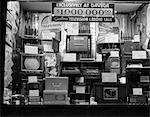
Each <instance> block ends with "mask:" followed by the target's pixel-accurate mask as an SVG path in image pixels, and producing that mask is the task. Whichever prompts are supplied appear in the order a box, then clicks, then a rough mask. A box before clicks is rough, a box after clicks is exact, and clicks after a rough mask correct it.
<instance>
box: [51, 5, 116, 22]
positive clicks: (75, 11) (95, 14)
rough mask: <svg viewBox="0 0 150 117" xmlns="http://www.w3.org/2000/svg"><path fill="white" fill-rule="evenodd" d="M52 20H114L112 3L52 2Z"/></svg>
mask: <svg viewBox="0 0 150 117" xmlns="http://www.w3.org/2000/svg"><path fill="white" fill-rule="evenodd" d="M52 14H53V16H52V21H71V22H86V21H87V22H114V21H115V18H114V4H109V3H103V2H100V3H74V2H62V3H52Z"/></svg>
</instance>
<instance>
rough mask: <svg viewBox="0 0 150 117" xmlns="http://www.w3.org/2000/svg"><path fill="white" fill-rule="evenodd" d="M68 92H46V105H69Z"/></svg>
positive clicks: (44, 94)
mask: <svg viewBox="0 0 150 117" xmlns="http://www.w3.org/2000/svg"><path fill="white" fill-rule="evenodd" d="M67 95H68V91H67V90H44V92H43V101H44V104H67Z"/></svg>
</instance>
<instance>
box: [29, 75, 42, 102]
mask: <svg viewBox="0 0 150 117" xmlns="http://www.w3.org/2000/svg"><path fill="white" fill-rule="evenodd" d="M27 87H28V104H41V96H40V82H38V79H37V76H28V82H27Z"/></svg>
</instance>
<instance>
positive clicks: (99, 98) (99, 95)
mask: <svg viewBox="0 0 150 117" xmlns="http://www.w3.org/2000/svg"><path fill="white" fill-rule="evenodd" d="M94 91H95V94H94V95H95V101H96V102H98V104H103V103H112V104H113V103H115V104H116V103H126V96H127V94H126V85H125V84H121V83H120V82H119V81H118V79H117V73H111V72H102V81H101V82H100V83H95V84H94Z"/></svg>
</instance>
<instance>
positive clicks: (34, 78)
mask: <svg viewBox="0 0 150 117" xmlns="http://www.w3.org/2000/svg"><path fill="white" fill-rule="evenodd" d="M22 47H23V50H22V52H21V75H22V77H23V79H22V92H21V93H22V94H24V95H25V96H26V98H27V101H28V104H31V105H33V104H34V105H39V104H42V103H41V99H42V90H43V87H42V85H43V83H42V82H43V77H44V55H43V50H42V45H41V39H38V38H31V37H27V36H26V37H23V38H22ZM25 79H26V80H25Z"/></svg>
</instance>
